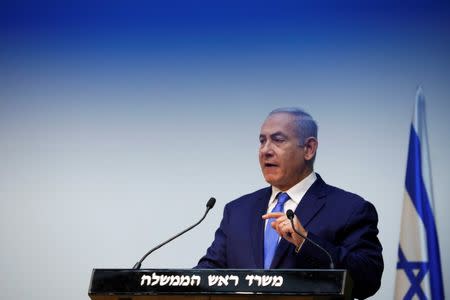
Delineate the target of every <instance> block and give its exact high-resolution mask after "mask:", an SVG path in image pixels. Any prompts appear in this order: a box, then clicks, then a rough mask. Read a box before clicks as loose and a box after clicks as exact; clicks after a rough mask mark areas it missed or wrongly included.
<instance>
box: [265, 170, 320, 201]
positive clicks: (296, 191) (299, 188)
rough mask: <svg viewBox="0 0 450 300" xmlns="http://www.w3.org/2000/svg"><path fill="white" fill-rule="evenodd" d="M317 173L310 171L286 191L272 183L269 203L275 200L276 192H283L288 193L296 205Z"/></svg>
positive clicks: (314, 179)
mask: <svg viewBox="0 0 450 300" xmlns="http://www.w3.org/2000/svg"><path fill="white" fill-rule="evenodd" d="M316 179H317V175H316V173H315V172H311V174H309V175H308V176H306V177H305V178H303V179H302V180H301V181H300V182H298V183H297V184H296V185H294V186H293V187H291V188H290V189H289V190H287V191H282V190H280V189H279V188H277V187H275V186H273V185H272V196H270V201H269V205H270V204H271V203H272V202H274V201H275V199H276V197H277V195H278V193H280V192H285V193H287V194H288V195H289V197H290V198H291V200H292V201H294V203H295V204H296V205H298V204H299V203H300V200H302V198H303V196H304V195H305V194H306V192H307V191H308V189H309V188H310V187H311V185H312V184H313V183H314V181H316Z"/></svg>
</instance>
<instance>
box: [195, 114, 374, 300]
mask: <svg viewBox="0 0 450 300" xmlns="http://www.w3.org/2000/svg"><path fill="white" fill-rule="evenodd" d="M259 140H260V148H259V162H260V166H261V170H262V173H263V175H264V178H265V180H266V181H267V182H268V183H269V184H270V185H271V186H270V187H267V188H264V189H261V190H259V191H256V192H253V193H251V194H248V195H244V196H242V197H240V198H238V199H236V200H234V201H232V202H230V203H228V204H227V205H226V206H225V209H224V215H223V219H222V222H221V224H220V227H219V228H218V229H217V231H216V234H215V238H214V241H213V243H212V245H211V246H210V247H209V248H208V250H207V253H206V255H205V256H204V257H202V258H201V259H200V261H199V263H198V265H197V268H230V269H241V268H248V269H262V268H265V269H268V268H279V269H293V268H295V269H297V268H299V269H300V268H329V266H330V259H329V257H328V255H327V254H326V253H325V252H324V251H321V250H320V249H318V247H317V246H315V245H314V244H312V243H311V242H309V241H307V240H305V239H304V238H302V237H300V236H299V235H297V234H295V232H294V230H293V229H292V226H291V223H290V221H289V220H288V218H287V216H286V214H285V212H286V211H287V210H289V209H291V210H293V211H294V212H295V217H294V226H295V228H296V229H297V231H299V232H300V233H302V234H303V235H304V236H306V237H307V238H309V239H310V240H312V241H314V242H316V243H317V244H319V245H320V246H322V247H323V248H325V249H326V250H327V251H328V252H329V254H330V255H331V258H332V260H333V262H334V264H335V267H336V268H342V269H348V270H349V272H350V274H351V276H352V278H353V281H354V288H353V296H354V297H355V298H359V299H363V298H366V297H369V296H371V295H373V294H374V293H375V292H376V291H377V290H378V288H379V287H380V281H381V275H382V272H383V257H382V254H381V252H382V247H381V244H380V242H379V240H378V238H377V234H378V228H377V223H378V216H377V212H376V210H375V207H374V206H373V205H372V204H371V203H369V202H367V201H365V200H364V199H363V198H361V197H359V196H358V195H355V194H352V193H349V192H346V191H344V190H341V189H338V188H336V187H333V186H330V185H328V184H326V183H325V182H324V181H323V180H322V178H321V177H320V175H318V174H316V173H315V172H314V170H313V164H314V159H315V156H316V151H317V147H318V140H317V125H316V122H315V121H314V120H313V118H312V117H311V116H310V115H309V114H307V113H306V112H304V111H302V110H300V109H296V108H286V109H283V108H282V109H276V110H274V111H272V112H271V113H270V114H269V116H268V117H267V118H266V120H265V122H264V123H263V125H262V127H261V133H260V136H259Z"/></svg>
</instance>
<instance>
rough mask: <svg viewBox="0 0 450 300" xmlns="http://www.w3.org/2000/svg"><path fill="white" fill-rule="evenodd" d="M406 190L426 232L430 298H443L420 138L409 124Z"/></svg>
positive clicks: (437, 251) (438, 256) (437, 249)
mask: <svg viewBox="0 0 450 300" xmlns="http://www.w3.org/2000/svg"><path fill="white" fill-rule="evenodd" d="M405 184H406V190H407V191H408V194H409V196H410V197H411V201H412V202H413V204H414V206H415V208H416V210H417V213H418V215H419V216H420V218H421V219H422V221H423V223H424V226H425V231H426V234H427V237H426V238H427V250H428V260H429V266H430V287H431V296H432V299H444V290H443V285H442V272H441V259H440V255H439V243H438V237H437V231H436V224H435V223H434V217H433V211H432V209H431V205H430V201H429V199H428V194H427V191H426V188H425V184H424V181H423V178H422V163H421V151H420V140H419V137H418V136H417V134H416V132H415V130H414V127H413V126H411V133H410V137H409V149H408V165H407V167H406V182H405Z"/></svg>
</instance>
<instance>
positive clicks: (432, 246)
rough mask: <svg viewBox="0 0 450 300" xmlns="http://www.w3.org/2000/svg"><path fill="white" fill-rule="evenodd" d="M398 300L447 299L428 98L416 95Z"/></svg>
mask: <svg viewBox="0 0 450 300" xmlns="http://www.w3.org/2000/svg"><path fill="white" fill-rule="evenodd" d="M405 188H406V189H405V194H404V199H403V211H402V222H401V229H400V244H399V247H398V262H397V274H396V280H395V299H406V300H409V299H420V300H424V299H433V300H440V299H444V289H443V284H442V272H441V259H440V254H439V243H438V235H437V229H436V223H435V220H434V214H433V193H432V183H431V166H430V158H429V152H428V137H427V127H426V120H425V97H424V95H423V90H422V88H421V87H419V88H418V90H417V94H416V102H415V107H414V115H413V121H412V125H411V131H410V137H409V148H408V160H407V167H406V179H405Z"/></svg>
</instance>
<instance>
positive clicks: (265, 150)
mask: <svg viewBox="0 0 450 300" xmlns="http://www.w3.org/2000/svg"><path fill="white" fill-rule="evenodd" d="M259 151H260V152H261V154H262V155H264V156H270V155H272V154H273V149H272V143H270V142H266V143H264V144H263V145H261V148H260V150H259Z"/></svg>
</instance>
